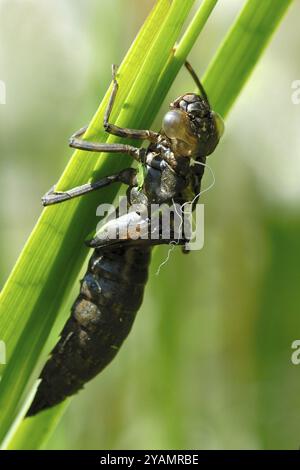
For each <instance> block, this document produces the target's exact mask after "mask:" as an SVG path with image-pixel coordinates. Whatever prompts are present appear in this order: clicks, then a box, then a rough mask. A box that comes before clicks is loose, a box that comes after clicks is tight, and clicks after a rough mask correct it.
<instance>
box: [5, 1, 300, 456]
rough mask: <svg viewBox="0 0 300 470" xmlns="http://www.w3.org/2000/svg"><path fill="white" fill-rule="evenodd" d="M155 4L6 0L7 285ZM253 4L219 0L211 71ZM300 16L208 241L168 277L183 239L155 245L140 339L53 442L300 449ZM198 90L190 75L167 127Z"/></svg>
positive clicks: (234, 143)
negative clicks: (75, 141)
mask: <svg viewBox="0 0 300 470" xmlns="http://www.w3.org/2000/svg"><path fill="white" fill-rule="evenodd" d="M153 4H154V0H110V1H108V0H101V1H100V2H99V1H97V0H84V1H83V0H76V2H74V1H71V0H51V1H50V0H40V1H34V0H0V79H1V80H4V81H5V83H6V88H7V97H6V101H7V103H6V105H0V120H1V125H0V142H1V144H0V145H1V146H0V152H1V161H0V191H1V195H0V198H1V207H0V220H1V224H0V241H1V262H0V277H1V286H2V285H3V283H4V282H5V279H6V278H7V276H8V274H9V272H10V270H11V269H12V267H13V265H14V263H15V261H16V258H17V256H18V254H19V253H20V251H21V249H22V246H23V244H24V242H25V241H26V239H27V237H28V235H29V234H30V232H31V230H32V228H33V226H34V224H35V222H36V220H37V218H38V216H39V214H40V212H41V204H40V196H41V195H42V194H44V193H45V191H46V190H47V189H48V188H49V187H50V186H51V185H53V183H55V181H57V179H58V177H59V175H60V174H61V172H62V170H63V168H64V166H65V165H66V163H67V161H68V159H69V157H70V155H71V151H70V150H69V148H68V146H67V138H68V137H69V135H71V133H72V132H73V131H74V130H76V129H77V128H79V127H80V126H81V125H83V124H85V123H87V122H88V121H89V120H90V118H91V117H92V115H93V113H94V111H95V110H96V108H97V105H98V103H99V102H100V100H101V98H102V96H103V94H104V91H105V90H106V89H107V86H108V84H109V82H110V65H111V63H120V62H121V60H122V58H123V56H124V54H125V53H126V51H127V50H128V48H129V46H130V45H131V43H132V41H133V39H134V37H135V35H136V33H137V31H138V29H139V27H140V26H141V25H142V23H143V21H144V19H145V18H146V16H147V14H148V12H149V11H150V9H151V7H152V6H153ZM242 4H243V1H242V0H220V1H219V3H218V6H217V7H216V9H215V11H214V13H213V15H212V17H211V18H210V20H209V22H208V24H207V26H206V28H205V30H204V32H203V34H202V35H201V38H200V39H199V40H198V42H197V44H196V47H195V48H194V49H193V52H192V54H191V56H190V60H191V62H192V64H193V66H194V67H195V69H196V70H197V71H198V72H199V74H200V75H201V73H203V72H204V70H205V68H206V66H207V64H208V63H209V61H210V59H211V58H212V56H213V54H214V52H215V50H216V48H217V46H218V44H219V43H220V41H221V39H222V38H223V36H224V34H225V32H226V30H227V29H228V27H229V25H230V24H231V23H232V20H233V18H234V17H235V15H236V13H237V11H238V10H239V9H240V8H241V6H242ZM299 15H300V4H299V2H294V4H293V5H292V7H291V9H290V10H289V12H288V14H287V16H286V18H285V19H284V21H283V23H282V25H281V26H280V28H279V30H278V31H277V33H276V36H275V37H274V38H273V41H272V43H271V45H270V46H269V48H268V49H267V51H266V53H265V54H264V56H263V58H262V60H261V61H260V63H259V65H258V67H257V68H256V69H255V72H254V74H253V75H252V77H251V79H250V81H249V82H248V83H247V85H246V87H245V89H244V91H243V92H242V94H241V96H240V98H239V99H238V101H237V102H236V104H235V106H234V108H233V111H232V112H231V114H230V116H229V118H228V119H227V122H226V133H225V136H224V138H223V140H222V142H221V144H220V145H219V147H218V149H217V151H216V152H215V153H214V155H213V156H211V157H209V161H208V163H209V164H210V165H211V167H212V168H213V170H214V172H215V177H216V185H215V186H214V188H213V189H212V190H211V191H209V192H207V193H206V194H205V195H203V199H202V202H204V203H205V217H206V219H205V246H204V249H203V250H202V251H199V252H193V253H192V254H190V255H189V256H183V255H182V254H181V252H180V250H178V252H176V250H174V251H173V252H172V254H171V257H170V260H169V262H168V263H167V264H166V265H165V266H164V267H163V268H162V270H161V271H160V274H159V276H156V275H155V273H156V270H157V268H158V266H159V264H160V263H161V262H162V261H163V260H164V259H165V257H166V255H167V251H168V248H167V247H164V248H159V249H156V250H155V252H154V256H153V261H152V266H151V273H150V280H149V283H148V286H147V289H146V295H145V299H144V303H143V307H142V308H141V310H140V312H139V314H138V316H137V319H136V322H135V325H134V328H133V331H132V332H131V334H130V337H129V338H128V340H127V342H126V343H125V344H124V346H123V348H122V351H121V352H120V354H119V355H118V357H117V358H116V359H115V361H114V362H113V363H112V364H111V365H110V366H109V367H108V368H107V369H106V370H105V371H104V372H103V373H102V374H101V375H99V376H98V377H97V378H96V379H95V380H93V381H92V382H91V383H89V384H88V385H87V386H86V389H85V391H84V392H81V393H80V394H79V395H78V396H76V397H75V398H74V399H73V400H72V403H71V405H70V407H69V408H68V410H67V412H66V413H65V415H64V417H63V419H62V421H61V423H60V424H59V426H58V428H57V429H56V431H55V433H54V434H53V436H52V438H51V439H50V441H49V442H48V444H47V448H49V449H118V448H124V449H125V448H131V449H134V448H144V449H150V448H157V449H164V448H166V449H167V448H174V449H177V448H178V449H180V448H201V449H212V448H213V449H240V448H244V449H253V448H256V449H279V448H284V449H288V448H299V446H300V424H299V423H300V398H299V383H300V381H299V376H300V366H298V367H297V366H295V365H293V364H292V362H291V353H292V349H291V344H292V342H293V341H294V340H295V339H299V338H300V311H299V303H300V290H299V285H300V275H299V271H300V269H299V265H300V251H299V240H300V218H299V213H300V184H299V182H300V160H299V152H300V132H299V124H300V105H298V106H297V105H295V104H293V103H292V100H291V94H292V88H291V85H292V82H293V81H294V80H296V79H300V61H299V47H300V36H299V21H298V19H299ZM193 90H194V85H193V83H192V82H191V79H190V77H189V75H188V74H187V73H186V72H185V71H184V70H183V71H181V72H180V74H179V76H178V78H177V80H176V82H175V84H174V86H173V87H172V89H171V90H170V93H169V96H168V98H167V100H166V103H165V105H164V107H163V108H162V110H161V112H160V115H159V116H158V117H157V120H156V122H155V123H154V124H153V128H154V129H158V128H159V127H160V121H161V117H162V114H163V112H164V110H165V109H166V108H167V106H168V102H169V101H171V100H172V99H174V97H176V96H178V95H180V94H181V93H184V92H187V91H193ZM58 149H60V151H58ZM210 183H211V175H210V173H209V172H206V176H205V179H204V183H203V188H204V187H205V186H208V185H209V184H210ZM74 256H76V253H74ZM57 282H59V279H58V280H57ZM77 291H78V284H77V285H75V286H74V291H73V294H72V296H71V297H70V299H69V301H68V305H67V308H66V312H65V315H67V314H68V310H69V307H70V305H71V303H72V300H74V298H75V296H76V294H77ZM42 314H43V313H42V312H41V315H42Z"/></svg>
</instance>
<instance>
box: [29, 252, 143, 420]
mask: <svg viewBox="0 0 300 470" xmlns="http://www.w3.org/2000/svg"><path fill="white" fill-rule="evenodd" d="M150 256H151V251H150V249H148V248H147V247H143V248H142V249H139V248H115V249H113V248H109V249H108V250H107V251H103V250H101V249H96V250H95V251H94V253H93V255H92V257H91V259H90V261H89V266H88V270H87V272H86V274H85V276H84V278H83V280H82V281H81V289H80V294H79V296H78V297H77V299H76V301H75V303H74V304H73V307H72V311H71V317H70V318H69V320H68V321H67V323H66V324H65V326H64V328H63V330H62V333H61V337H60V340H59V342H58V343H57V345H56V346H55V348H54V349H53V351H52V353H51V356H50V358H49V360H48V361H47V363H46V365H45V367H44V369H43V370H42V373H41V379H42V381H41V383H40V385H39V387H38V390H37V393H36V395H35V398H34V401H33V403H32V405H31V407H30V409H29V411H28V413H27V415H28V416H32V415H35V414H36V413H38V412H39V411H41V410H44V409H46V408H49V407H51V406H53V405H56V404H58V403H60V402H61V401H63V400H64V399H65V398H66V397H67V396H70V395H73V394H74V393H76V392H77V391H78V390H79V389H80V388H82V387H83V385H84V383H85V382H87V381H88V380H90V379H92V378H93V377H95V375H97V374H98V373H99V372H100V371H101V370H102V369H103V368H104V367H105V366H106V365H107V364H109V362H110V361H111V360H112V359H113V358H114V356H115V355H116V354H117V352H118V349H119V348H120V346H121V344H122V343H123V341H124V339H125V338H126V336H127V335H128V333H129V331H130V329H131V327H132V324H133V321H134V318H135V315H136V312H137V310H138V309H139V307H140V305H141V303H142V299H143V293H144V287H145V284H146V281H147V276H148V266H149V261H150Z"/></svg>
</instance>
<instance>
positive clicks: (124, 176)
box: [42, 168, 136, 206]
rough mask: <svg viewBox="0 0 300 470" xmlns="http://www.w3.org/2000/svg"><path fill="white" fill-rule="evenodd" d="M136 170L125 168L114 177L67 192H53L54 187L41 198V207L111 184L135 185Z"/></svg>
mask: <svg viewBox="0 0 300 470" xmlns="http://www.w3.org/2000/svg"><path fill="white" fill-rule="evenodd" d="M135 176H136V170H134V168H126V169H124V170H122V171H120V172H119V173H116V174H114V175H110V176H106V177H105V178H102V179H101V180H99V181H94V182H91V183H86V184H83V185H82V186H77V187H75V188H72V189H69V190H68V191H57V192H56V191H55V190H54V186H53V187H52V188H51V189H50V190H49V191H48V192H47V193H46V194H45V195H44V196H43V197H42V203H43V206H50V205H53V204H58V203H60V202H64V201H68V200H69V199H73V198H75V197H78V196H83V195H84V194H87V193H90V192H92V191H96V190H97V189H101V188H105V187H106V186H109V185H110V184H112V183H124V184H127V185H129V186H133V185H134V184H135Z"/></svg>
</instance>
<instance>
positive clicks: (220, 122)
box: [212, 111, 225, 139]
mask: <svg viewBox="0 0 300 470" xmlns="http://www.w3.org/2000/svg"><path fill="white" fill-rule="evenodd" d="M212 115H213V117H214V120H215V124H216V128H217V132H218V136H219V139H220V138H221V137H222V135H223V134H224V130H225V124H224V121H223V119H222V118H221V116H220V114H218V113H216V112H215V111H213V112H212Z"/></svg>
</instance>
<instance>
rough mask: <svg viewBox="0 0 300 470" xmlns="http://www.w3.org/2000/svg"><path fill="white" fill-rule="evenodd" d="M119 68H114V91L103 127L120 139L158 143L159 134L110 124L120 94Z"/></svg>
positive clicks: (114, 66)
mask: <svg viewBox="0 0 300 470" xmlns="http://www.w3.org/2000/svg"><path fill="white" fill-rule="evenodd" d="M116 72H117V66H116V65H113V66H112V78H113V89H112V92H111V95H110V98H109V101H108V105H107V108H106V111H105V114H104V120H103V126H104V129H105V130H106V131H107V132H109V133H110V134H113V135H117V136H119V137H126V138H130V139H141V140H149V141H150V142H157V139H158V137H159V134H158V133H157V132H153V131H150V130H139V129H127V128H123V127H118V126H115V125H114V124H111V123H110V122H109V118H110V114H111V111H112V108H113V105H114V102H115V99H116V95H117V92H118V88H119V85H118V82H117V79H116Z"/></svg>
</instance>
